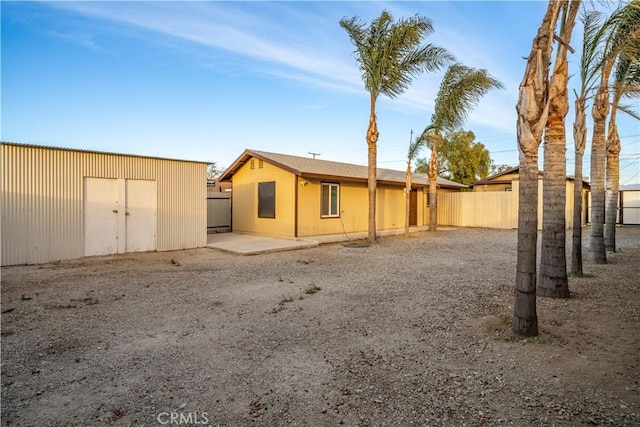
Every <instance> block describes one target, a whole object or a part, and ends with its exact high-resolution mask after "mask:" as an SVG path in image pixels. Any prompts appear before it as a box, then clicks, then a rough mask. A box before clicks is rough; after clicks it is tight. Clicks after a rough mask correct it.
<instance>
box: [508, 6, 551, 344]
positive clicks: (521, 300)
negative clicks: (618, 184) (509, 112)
mask: <svg viewBox="0 0 640 427" xmlns="http://www.w3.org/2000/svg"><path fill="white" fill-rule="evenodd" d="M560 6H561V2H558V1H554V0H549V4H548V5H547V11H546V12H545V15H544V18H543V19H542V23H541V24H540V27H539V28H538V33H537V34H536V36H535V37H534V39H533V43H532V47H531V53H530V54H529V57H528V58H527V64H526V67H525V71H524V76H523V79H522V83H520V88H519V95H518V104H517V105H516V111H517V112H518V121H517V130H518V149H519V152H520V166H519V178H518V181H519V193H518V194H519V202H518V208H519V209H518V255H517V264H516V286H515V304H514V307H513V322H512V329H513V332H514V334H516V335H521V336H536V335H538V315H537V309H536V256H537V241H538V148H539V147H540V141H541V139H542V131H543V130H544V128H545V125H546V123H547V116H548V112H549V103H548V96H549V80H548V79H549V66H550V65H551V52H552V49H553V35H554V29H555V27H556V21H557V20H558V15H559V13H560Z"/></svg>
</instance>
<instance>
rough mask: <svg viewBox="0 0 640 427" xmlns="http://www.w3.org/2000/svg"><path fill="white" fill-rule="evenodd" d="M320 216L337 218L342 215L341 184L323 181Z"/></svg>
mask: <svg viewBox="0 0 640 427" xmlns="http://www.w3.org/2000/svg"><path fill="white" fill-rule="evenodd" d="M320 216H321V217H322V218H335V217H339V216H340V184H333V183H327V182H323V183H322V200H321V203H320Z"/></svg>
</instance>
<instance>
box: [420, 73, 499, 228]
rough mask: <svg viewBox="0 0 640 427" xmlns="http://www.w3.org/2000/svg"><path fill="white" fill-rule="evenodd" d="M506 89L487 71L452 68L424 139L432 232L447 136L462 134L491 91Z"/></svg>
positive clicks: (447, 74)
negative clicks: (428, 157) (440, 153)
mask: <svg viewBox="0 0 640 427" xmlns="http://www.w3.org/2000/svg"><path fill="white" fill-rule="evenodd" d="M502 88H504V86H503V85H502V83H500V82H499V81H498V80H496V79H495V78H493V77H492V76H491V75H490V74H489V72H488V71H487V70H485V69H475V68H471V67H467V66H465V65H462V64H460V63H457V64H453V65H451V66H450V67H449V68H448V69H447V71H446V73H445V75H444V77H443V79H442V83H441V84H440V89H439V90H438V94H437V96H436V101H435V107H434V110H435V111H434V113H433V115H432V116H431V123H430V124H429V126H427V127H426V129H425V131H424V132H423V135H425V138H426V139H427V143H428V145H429V148H431V160H430V161H429V200H430V203H429V231H435V230H436V227H437V208H438V207H437V205H438V203H437V201H438V198H437V197H438V194H437V184H436V182H437V178H438V154H437V153H438V150H439V149H440V148H441V147H443V146H444V144H445V142H446V141H445V140H444V139H443V135H445V134H446V133H447V132H453V131H456V130H459V129H460V127H461V126H462V125H463V124H464V122H465V120H466V119H467V116H468V115H469V113H470V112H471V110H472V108H473V107H475V106H476V105H477V104H478V102H480V98H482V97H483V96H484V95H485V94H486V93H487V92H489V91H490V90H491V89H502Z"/></svg>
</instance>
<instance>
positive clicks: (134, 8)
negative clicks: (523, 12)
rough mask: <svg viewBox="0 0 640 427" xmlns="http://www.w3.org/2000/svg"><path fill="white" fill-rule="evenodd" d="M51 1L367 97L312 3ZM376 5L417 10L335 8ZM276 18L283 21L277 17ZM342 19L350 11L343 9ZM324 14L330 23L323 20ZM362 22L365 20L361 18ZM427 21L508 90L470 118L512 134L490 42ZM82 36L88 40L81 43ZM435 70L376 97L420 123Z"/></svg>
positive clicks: (509, 99)
mask: <svg viewBox="0 0 640 427" xmlns="http://www.w3.org/2000/svg"><path fill="white" fill-rule="evenodd" d="M53 5H55V6H56V7H60V8H64V9H67V10H71V11H73V12H75V13H79V14H82V15H88V16H92V17H95V18H99V19H104V20H108V21H112V22H115V23H118V24H126V25H129V26H133V27H134V28H140V29H144V30H147V31H150V32H153V33H159V34H163V35H165V36H169V37H173V38H176V39H179V40H184V41H188V42H191V43H194V44H197V45H199V46H204V47H209V48H212V49H219V50H224V51H227V52H232V53H234V54H237V55H239V56H241V57H247V58H250V59H253V60H257V61H259V62H257V63H256V69H257V72H260V73H263V74H271V75H275V76H279V77H282V78H285V79H289V80H292V81H297V82H302V83H304V84H308V85H314V86H316V87H321V88H328V89H331V90H336V91H339V92H348V93H358V94H362V95H365V94H366V93H365V90H364V86H363V83H362V79H361V76H360V73H359V70H358V68H357V64H356V62H355V60H354V59H353V57H352V55H350V54H351V52H352V49H353V47H352V46H351V44H350V43H349V42H348V38H347V37H346V34H340V33H343V31H342V30H341V29H340V28H339V26H338V23H337V19H339V17H338V18H336V17H333V16H330V17H329V16H320V14H314V13H313V11H314V8H313V7H311V9H310V10H309V11H307V10H304V11H303V10H301V9H300V8H299V7H291V6H290V5H288V4H287V3H286V2H285V3H268V4H261V3H260V2H258V3H253V4H252V6H251V8H249V7H246V5H244V6H243V5H242V4H238V3H231V2H124V3H123V2H118V3H112V2H64V3H62V2H61V3H58V2H56V3H53ZM422 6H424V5H422ZM314 7H318V5H317V4H315V6H314ZM323 7H324V6H323ZM429 7H430V8H435V9H434V10H435V11H436V12H439V13H442V12H443V9H447V8H451V7H452V6H451V5H448V4H446V3H444V4H441V3H431V4H430V5H429ZM383 8H386V9H390V10H391V12H392V14H393V15H394V16H397V17H400V16H411V15H412V14H415V13H416V12H415V11H413V9H408V8H406V7H405V5H404V4H396V3H394V2H389V3H381V2H379V3H376V4H375V5H374V6H373V7H371V6H370V5H368V4H364V5H363V4H356V5H353V4H349V7H341V8H340V11H342V10H344V11H347V10H349V11H353V10H356V11H357V12H358V13H359V15H358V16H363V15H362V14H361V12H364V11H365V10H366V11H369V12H370V13H373V12H375V13H376V14H377V13H379V11H380V10H382V9H383ZM454 8H455V6H454ZM278 16H282V17H283V18H284V19H278ZM346 16H352V15H351V14H349V13H346ZM340 17H342V15H340ZM292 19H293V20H294V22H297V23H298V24H297V25H298V28H300V27H299V25H300V24H299V23H300V22H305V23H307V22H309V23H311V24H310V26H309V27H308V26H306V25H305V26H304V27H302V28H304V30H296V31H294V30H295V29H294V28H287V27H283V25H291V22H292V21H291V20H292ZM329 19H330V20H331V22H328V20H329ZM363 19H369V18H368V17H366V16H363ZM334 21H335V22H334ZM323 24H324V25H323ZM329 24H332V25H334V26H335V27H336V28H334V29H330V30H324V31H323V30H322V28H330V27H329V26H328V25H329ZM434 25H435V27H436V32H434V34H433V35H431V36H430V37H429V40H428V42H431V43H434V44H436V45H440V46H445V45H446V46H445V47H446V48H447V49H449V50H450V51H451V52H452V53H454V54H455V55H456V56H457V57H458V58H464V61H463V62H465V63H466V64H468V65H472V66H477V67H485V68H487V69H489V70H490V72H491V73H492V74H494V75H495V76H496V77H498V78H499V79H500V80H502V81H503V83H505V85H506V86H507V87H508V89H509V90H508V91H507V94H503V95H501V96H493V97H490V98H489V99H488V100H483V101H482V102H481V103H480V105H479V106H478V107H477V109H476V111H474V113H473V114H472V115H471V116H470V123H478V124H482V125H486V126H490V127H496V128H498V129H500V130H507V129H508V130H511V131H512V130H513V128H514V126H513V123H514V120H515V115H514V109H513V106H514V105H515V100H516V97H517V87H518V86H517V81H516V80H517V77H516V76H515V75H514V74H513V73H510V70H508V69H505V68H503V66H502V65H501V64H500V63H498V62H495V61H494V60H492V52H491V46H490V45H489V44H487V43H485V42H483V41H482V36H481V35H474V34H469V33H468V32H467V33H463V32H461V31H460V29H459V28H453V27H447V26H446V22H441V23H434ZM314 26H315V28H314ZM334 32H335V33H334ZM336 34H340V35H341V36H342V37H341V39H340V40H337V35H336ZM319 39H321V40H320V41H321V42H319ZM89 41H90V39H87V41H85V43H87V42H89ZM80 42H82V40H80ZM445 42H446V43H445ZM442 74H443V73H442V72H440V73H431V74H429V75H422V76H419V77H418V78H417V79H415V80H414V84H413V85H412V86H411V87H410V88H409V89H408V90H407V91H406V92H405V93H404V94H402V95H401V96H400V97H398V98H397V99H394V100H388V99H387V98H386V97H384V96H383V97H381V102H384V103H389V105H391V106H393V107H392V108H408V109H410V110H413V112H414V113H415V112H417V113H419V114H422V113H424V115H425V120H428V119H429V118H430V116H431V112H432V111H433V102H434V100H435V96H436V93H437V90H438V88H439V85H440V80H441V78H442ZM514 88H515V89H514Z"/></svg>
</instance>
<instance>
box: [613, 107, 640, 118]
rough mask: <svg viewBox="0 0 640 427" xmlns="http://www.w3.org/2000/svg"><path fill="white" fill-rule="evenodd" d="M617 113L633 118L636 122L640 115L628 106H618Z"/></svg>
mask: <svg viewBox="0 0 640 427" xmlns="http://www.w3.org/2000/svg"><path fill="white" fill-rule="evenodd" d="M618 111H622V112H623V113H625V114H627V115H629V116H631V117H633V118H634V119H636V120H640V113H638V112H637V111H636V110H634V109H633V107H631V106H630V105H618Z"/></svg>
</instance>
